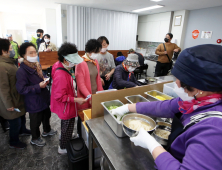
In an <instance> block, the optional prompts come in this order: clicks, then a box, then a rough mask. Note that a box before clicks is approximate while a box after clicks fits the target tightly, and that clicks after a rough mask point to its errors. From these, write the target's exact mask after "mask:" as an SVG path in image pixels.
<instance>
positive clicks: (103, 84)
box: [101, 78, 105, 86]
mask: <svg viewBox="0 0 222 170" xmlns="http://www.w3.org/2000/svg"><path fill="white" fill-rule="evenodd" d="M101 82H102V86H105V83H104V80H103V79H102V78H101Z"/></svg>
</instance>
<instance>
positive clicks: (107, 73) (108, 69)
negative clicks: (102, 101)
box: [97, 36, 116, 90]
mask: <svg viewBox="0 0 222 170" xmlns="http://www.w3.org/2000/svg"><path fill="white" fill-rule="evenodd" d="M97 40H98V41H99V43H100V44H101V45H102V49H101V51H100V53H99V54H98V57H97V60H98V62H99V67H100V77H101V81H102V84H103V89H104V90H107V89H108V88H109V85H110V83H111V82H112V80H113V73H114V71H115V68H116V65H115V61H114V57H113V55H112V54H110V53H109V52H108V51H107V48H108V46H109V40H108V39H107V38H106V37H105V36H101V37H99V38H98V39H97Z"/></svg>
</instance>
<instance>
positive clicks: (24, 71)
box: [16, 42, 57, 146]
mask: <svg viewBox="0 0 222 170" xmlns="http://www.w3.org/2000/svg"><path fill="white" fill-rule="evenodd" d="M19 53H20V56H21V57H22V58H24V60H23V62H22V63H21V65H20V68H19V69H18V71H17V73H16V78H17V82H16V89H17V90H18V92H19V93H20V94H21V95H23V96H24V99H25V107H26V111H27V112H29V118H30V128H31V133H32V139H31V142H30V143H31V144H33V145H37V146H45V144H46V143H45V141H44V140H43V139H42V138H41V137H40V130H39V127H40V125H41V123H42V124H43V133H42V134H41V135H42V136H43V137H47V136H52V135H55V134H56V133H57V132H56V131H55V130H53V129H51V126H50V117H51V111H50V108H49V105H50V92H49V90H48V89H47V88H46V85H47V84H48V81H47V79H46V78H45V77H44V75H43V73H42V68H41V66H40V64H39V62H38V61H37V58H38V56H37V51H36V46H35V45H34V44H32V43H29V42H26V43H23V44H22V45H21V46H20V51H19Z"/></svg>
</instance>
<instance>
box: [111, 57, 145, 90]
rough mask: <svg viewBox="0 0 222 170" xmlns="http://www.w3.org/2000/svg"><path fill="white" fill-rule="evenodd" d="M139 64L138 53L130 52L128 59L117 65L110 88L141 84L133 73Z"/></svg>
mask: <svg viewBox="0 0 222 170" xmlns="http://www.w3.org/2000/svg"><path fill="white" fill-rule="evenodd" d="M139 66H140V65H139V60H138V55H136V54H129V55H128V57H127V58H126V60H125V61H124V62H123V63H122V64H121V65H118V66H117V67H116V69H115V72H114V76H113V82H112V83H111V85H110V87H109V89H113V88H114V89H124V88H131V87H136V86H141V84H140V83H139V82H138V81H137V80H136V77H135V75H134V73H133V71H134V70H135V69H136V68H137V67H139Z"/></svg>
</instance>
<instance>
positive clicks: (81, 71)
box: [75, 39, 103, 109]
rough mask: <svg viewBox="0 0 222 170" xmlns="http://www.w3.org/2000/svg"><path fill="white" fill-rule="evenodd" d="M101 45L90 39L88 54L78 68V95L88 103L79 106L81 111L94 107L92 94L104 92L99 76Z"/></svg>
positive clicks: (87, 47) (86, 47) (87, 45)
mask: <svg viewBox="0 0 222 170" xmlns="http://www.w3.org/2000/svg"><path fill="white" fill-rule="evenodd" d="M101 47H102V46H101V44H100V43H99V42H98V41H97V40H96V39H90V40H89V41H88V42H87V43H86V46H85V52H86V54H85V55H84V56H83V60H84V61H83V62H82V63H80V64H78V65H77V66H76V71H75V73H76V82H77V86H78V88H77V90H78V91H77V94H78V97H80V98H84V99H85V98H87V97H88V101H87V102H86V103H84V104H83V105H81V106H79V109H87V108H90V107H91V105H92V100H91V99H92V98H91V95H92V94H96V92H97V91H102V90H103V86H102V82H101V78H100V75H99V70H100V68H99V63H98V61H97V57H98V54H99V52H100V50H101Z"/></svg>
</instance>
